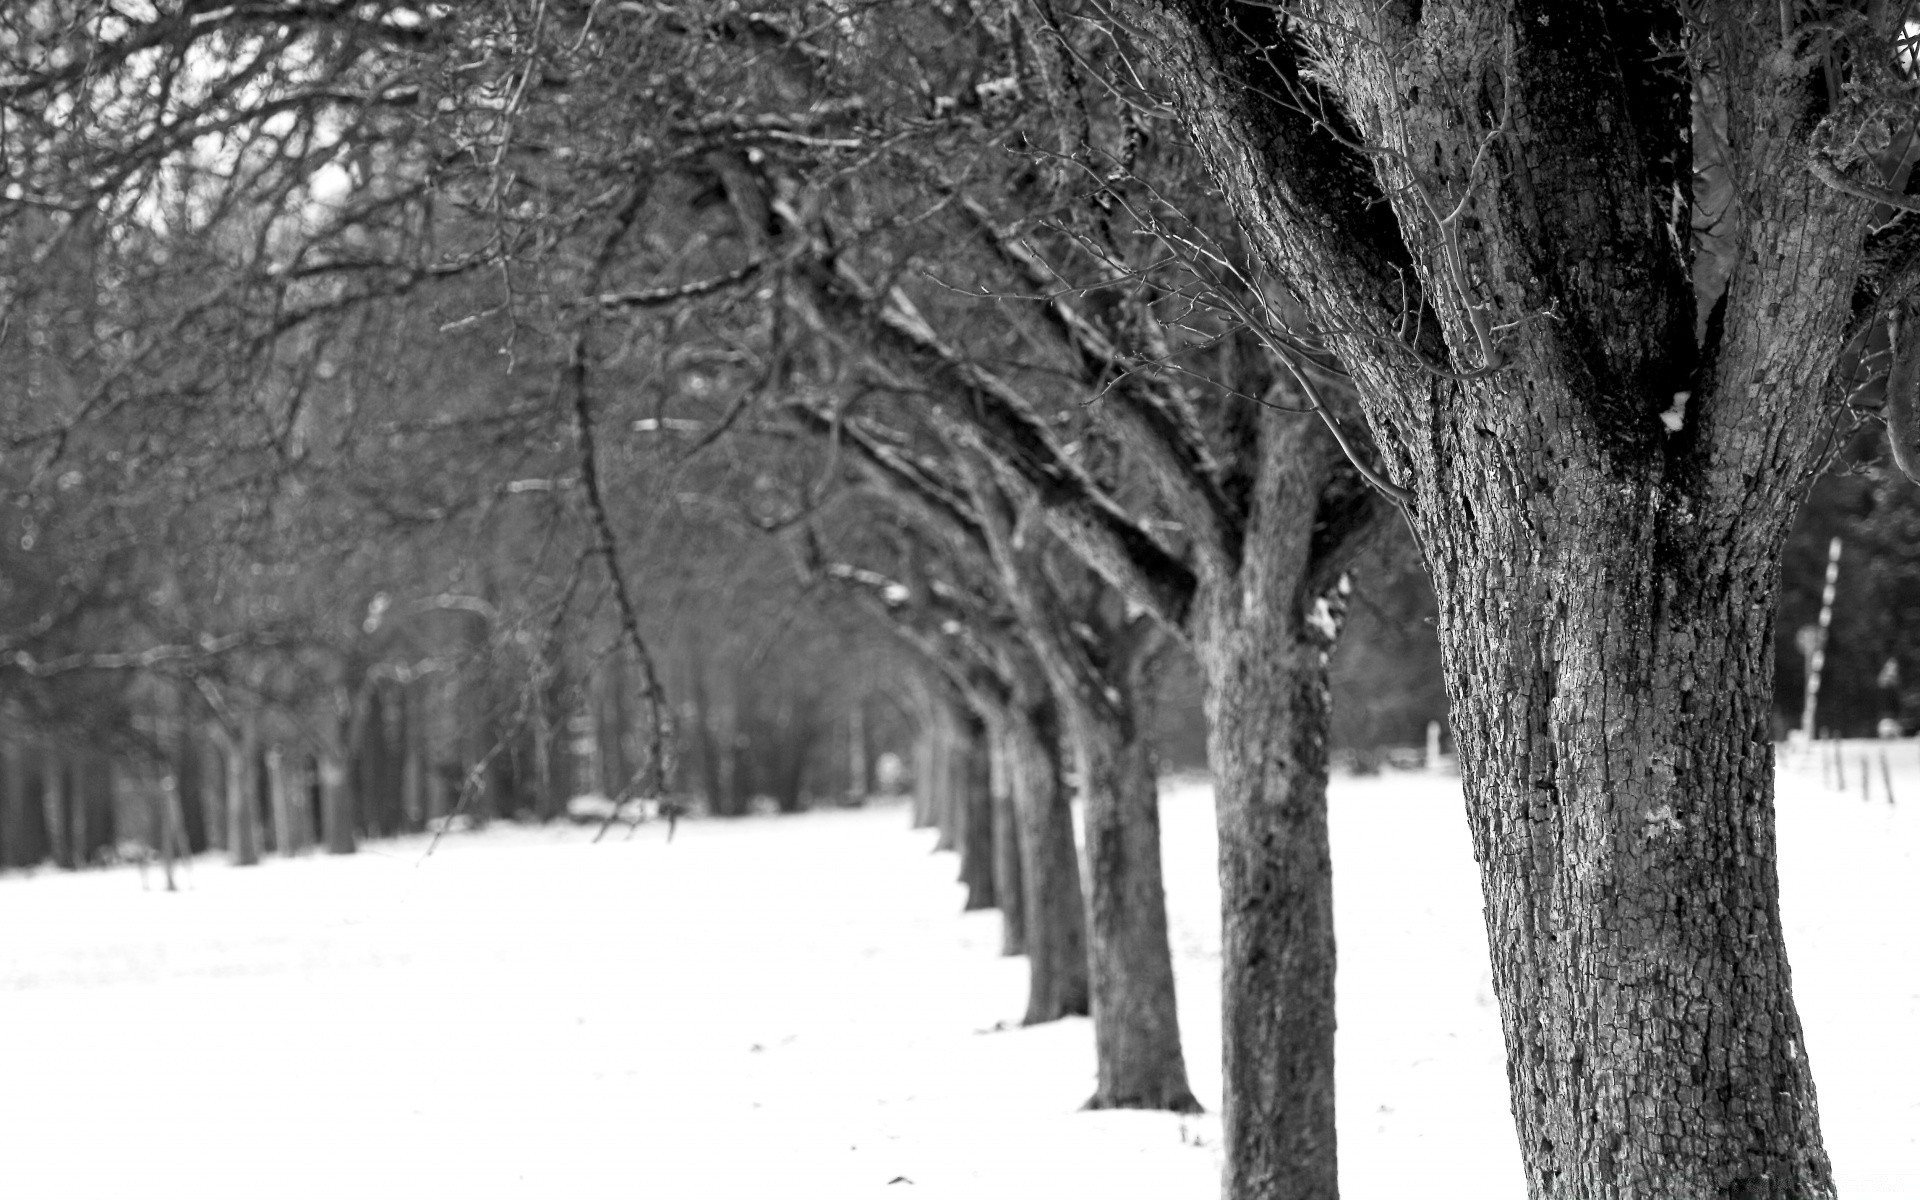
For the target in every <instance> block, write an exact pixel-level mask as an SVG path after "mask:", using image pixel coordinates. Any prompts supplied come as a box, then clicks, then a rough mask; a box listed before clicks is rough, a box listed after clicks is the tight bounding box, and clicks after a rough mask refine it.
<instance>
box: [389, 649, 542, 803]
mask: <svg viewBox="0 0 1920 1200" xmlns="http://www.w3.org/2000/svg"><path fill="white" fill-rule="evenodd" d="M432 694H433V693H432V689H430V688H429V687H427V686H426V684H425V683H424V682H423V681H421V680H418V679H416V680H414V681H413V682H412V683H411V684H409V685H407V688H406V692H405V697H404V699H405V703H406V706H407V725H406V730H407V737H406V744H405V754H406V766H405V771H404V774H405V780H404V783H403V787H404V788H405V798H404V801H403V803H402V805H401V807H402V808H403V809H404V810H405V813H406V821H407V828H408V829H411V830H415V831H418V830H420V829H423V828H425V827H426V823H427V818H428V817H429V816H431V815H433V814H432V809H433V800H432V798H431V796H430V792H431V790H432V787H433V755H432V753H431V752H430V749H429V746H430V734H431V730H432V728H433V725H432V721H431V720H430V719H429V718H430V716H431V713H432V710H431V709H430V708H429V707H428V705H429V704H430V702H431V697H432ZM548 715H549V717H552V716H553V710H549V713H548ZM566 733H567V730H566V722H565V721H563V720H556V723H555V726H554V729H553V731H552V737H553V740H554V741H555V742H556V743H558V751H559V754H560V761H561V763H562V764H563V765H564V763H565V761H566V759H565V754H566V745H567V738H566ZM565 788H566V785H565V783H564V782H563V783H561V784H560V786H559V787H558V788H557V789H556V795H557V796H558V800H557V802H556V805H555V809H556V813H557V812H558V811H559V810H560V809H562V808H564V806H565V804H566V797H567V793H566V790H565Z"/></svg>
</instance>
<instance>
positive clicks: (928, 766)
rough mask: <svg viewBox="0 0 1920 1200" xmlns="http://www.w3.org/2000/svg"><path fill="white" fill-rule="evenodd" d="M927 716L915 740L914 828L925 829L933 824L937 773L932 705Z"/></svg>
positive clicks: (923, 718) (927, 709)
mask: <svg viewBox="0 0 1920 1200" xmlns="http://www.w3.org/2000/svg"><path fill="white" fill-rule="evenodd" d="M925 707H926V714H927V715H925V716H923V717H922V719H921V722H920V731H919V733H918V734H917V735H916V736H915V737H914V739H913V827H914V828H915V829H925V828H927V827H928V826H930V825H932V824H933V792H934V780H935V775H936V772H937V768H936V766H935V762H934V760H935V757H936V755H935V741H936V737H935V734H934V731H933V719H932V716H931V708H932V706H931V705H927V706H925Z"/></svg>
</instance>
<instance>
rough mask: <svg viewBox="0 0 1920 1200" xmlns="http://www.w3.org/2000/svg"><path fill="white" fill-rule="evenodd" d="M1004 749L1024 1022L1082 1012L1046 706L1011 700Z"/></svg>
mask: <svg viewBox="0 0 1920 1200" xmlns="http://www.w3.org/2000/svg"><path fill="white" fill-rule="evenodd" d="M1007 750H1008V755H1007V757H1008V765H1009V768H1010V774H1011V776H1012V780H1011V782H1012V786H1013V796H1014V807H1015V810H1016V811H1017V812H1018V814H1019V818H1020V849H1021V852H1022V861H1021V864H1020V871H1021V881H1022V882H1023V883H1024V884H1025V885H1026V895H1025V908H1026V918H1027V921H1026V928H1027V963H1028V967H1029V976H1028V987H1027V1013H1026V1017H1025V1018H1024V1019H1023V1023H1024V1024H1027V1025H1036V1024H1039V1023H1040V1022H1042V1021H1054V1020H1058V1019H1059V1018H1061V1017H1073V1016H1083V1015H1085V1014H1086V1013H1087V1011H1088V1006H1089V1003H1090V1001H1089V993H1088V980H1087V915H1086V902H1085V900H1084V898H1083V897H1082V895H1081V892H1080V863H1079V857H1078V855H1077V854H1076V853H1075V852H1074V846H1073V814H1072V812H1071V811H1070V810H1069V809H1068V807H1067V794H1066V788H1065V786H1064V785H1063V782H1062V780H1061V778H1060V745H1059V739H1058V736H1057V733H1056V726H1055V719H1054V717H1053V715H1052V712H1051V709H1050V708H1047V709H1034V708H1030V707H1025V706H1016V711H1014V712H1013V713H1012V715H1011V717H1010V719H1009V720H1008V722H1007Z"/></svg>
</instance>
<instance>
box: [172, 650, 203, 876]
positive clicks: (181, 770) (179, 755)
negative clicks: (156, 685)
mask: <svg viewBox="0 0 1920 1200" xmlns="http://www.w3.org/2000/svg"><path fill="white" fill-rule="evenodd" d="M193 704H194V697H193V692H192V688H191V685H190V684H188V683H187V682H185V681H184V680H183V681H181V682H179V683H176V684H175V685H174V709H173V711H174V721H175V724H174V742H173V778H174V781H175V783H176V784H177V785H178V790H177V793H176V794H177V796H178V798H179V801H180V811H181V814H182V816H183V818H184V819H185V822H186V832H187V848H186V853H188V854H198V853H200V852H201V851H203V850H205V849H206V848H207V846H208V838H207V801H206V796H205V791H206V771H205V769H204V768H205V766H206V763H205V760H204V758H203V757H202V752H201V748H200V742H199V739H198V738H196V737H195V736H194V716H193Z"/></svg>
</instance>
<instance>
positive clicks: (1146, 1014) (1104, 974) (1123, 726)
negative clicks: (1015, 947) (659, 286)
mask: <svg viewBox="0 0 1920 1200" xmlns="http://www.w3.org/2000/svg"><path fill="white" fill-rule="evenodd" d="M1115 652H1116V656H1118V657H1124V656H1125V652H1124V651H1121V650H1119V649H1118V648H1116V651H1115ZM1123 689H1126V690H1123ZM1130 690H1131V689H1130V688H1127V686H1126V685H1125V684H1122V685H1121V686H1120V687H1116V688H1113V689H1112V690H1110V691H1109V692H1108V693H1107V694H1106V695H1105V696H1102V697H1100V698H1099V701H1104V703H1101V702H1098V701H1095V699H1094V698H1093V697H1090V696H1087V695H1085V694H1084V693H1072V695H1073V699H1072V700H1070V701H1067V702H1066V703H1067V705H1068V707H1069V708H1071V709H1072V710H1073V716H1072V726H1073V745H1074V754H1075V757H1076V759H1077V760H1078V765H1079V774H1080V794H1081V797H1082V801H1083V816H1084V818H1085V821H1086V844H1087V853H1086V858H1087V877H1088V878H1087V894H1088V905H1087V909H1088V912H1087V918H1088V919H1087V934H1088V962H1089V964H1090V966H1091V970H1092V979H1091V983H1092V1001H1093V1029H1094V1044H1095V1046H1096V1049H1097V1051H1098V1055H1097V1057H1098V1064H1099V1075H1098V1078H1099V1082H1098V1086H1097V1087H1096V1089H1095V1091H1094V1094H1093V1097H1092V1099H1090V1100H1088V1101H1087V1107H1088V1108H1158V1109H1168V1110H1171V1111H1174V1112H1197V1111H1199V1108H1200V1105H1199V1103H1198V1102H1197V1101H1196V1100H1195V1099H1194V1098H1193V1092H1192V1090H1191V1089H1190V1088H1189V1086H1188V1084H1187V1062H1186V1056H1185V1054H1184V1053H1183V1052H1182V1050H1181V1048H1180V1022H1179V1016H1178V1006H1177V1005H1176V1003H1175V999H1174V991H1173V955H1172V950H1171V947H1170V945H1169V942H1168V938H1167V902H1166V892H1165V889H1164V886H1163V884H1162V882H1161V874H1160V800H1159V792H1158V789H1159V780H1158V770H1157V767H1156V759H1155V757H1154V753H1153V744H1152V735H1151V733H1150V732H1149V730H1148V728H1147V727H1146V725H1145V723H1144V722H1142V721H1141V720H1140V717H1141V715H1142V714H1141V713H1139V712H1138V711H1136V710H1135V708H1134V705H1133V703H1132V701H1133V700H1134V697H1133V696H1131V695H1128V694H1127V692H1128V691H1130ZM1115 698H1118V699H1119V700H1120V701H1121V702H1120V703H1119V704H1114V703H1112V701H1113V700H1114V699H1115Z"/></svg>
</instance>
